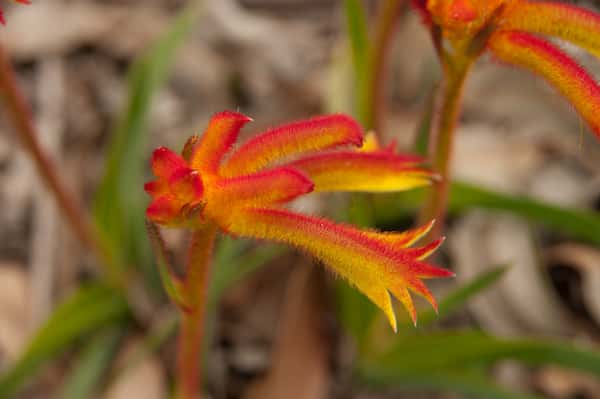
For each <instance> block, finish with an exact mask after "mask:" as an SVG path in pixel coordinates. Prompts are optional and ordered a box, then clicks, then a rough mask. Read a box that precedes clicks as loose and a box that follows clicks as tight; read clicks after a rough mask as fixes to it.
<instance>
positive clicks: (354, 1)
mask: <svg viewBox="0 0 600 399" xmlns="http://www.w3.org/2000/svg"><path fill="white" fill-rule="evenodd" d="M344 9H345V13H346V25H347V29H348V37H349V39H350V45H351V47H352V63H353V66H354V80H355V85H356V86H355V90H356V93H355V97H356V110H355V112H356V114H357V116H358V119H359V120H360V122H361V123H362V124H368V123H369V121H370V120H371V117H370V115H369V113H370V112H371V106H370V101H371V98H370V93H369V85H370V79H371V70H372V67H371V65H370V64H371V60H370V52H371V50H370V43H369V33H368V28H367V18H366V16H365V12H364V9H363V6H362V5H361V2H360V0H345V1H344ZM366 127H367V128H372V126H366Z"/></svg>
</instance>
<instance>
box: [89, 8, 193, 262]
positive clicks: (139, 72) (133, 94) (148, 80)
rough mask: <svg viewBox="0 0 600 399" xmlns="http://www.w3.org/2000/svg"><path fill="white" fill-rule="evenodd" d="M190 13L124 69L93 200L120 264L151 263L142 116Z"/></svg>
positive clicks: (164, 75) (145, 120)
mask: <svg viewBox="0 0 600 399" xmlns="http://www.w3.org/2000/svg"><path fill="white" fill-rule="evenodd" d="M194 15H195V14H194V13H193V12H192V8H190V9H187V10H185V11H184V12H183V13H182V14H181V15H180V16H179V17H178V18H177V19H176V20H175V22H174V23H173V25H172V26H171V28H170V29H169V31H168V32H167V33H166V35H165V36H164V37H163V38H162V39H160V40H159V41H158V42H157V43H156V44H155V45H154V46H153V47H152V48H151V49H150V50H149V51H148V52H147V53H146V54H145V55H144V56H143V57H141V58H140V59H139V60H137V61H136V62H135V64H134V65H133V66H132V68H131V70H130V74H129V88H128V92H129V94H128V99H127V104H126V109H125V112H124V114H123V115H122V117H121V120H120V122H119V124H118V126H117V128H116V130H115V132H114V134H113V136H112V141H111V144H110V149H109V153H108V157H107V162H106V165H105V168H106V170H105V174H104V178H103V180H102V182H101V184H100V187H99V189H98V191H97V193H96V197H95V201H94V217H95V221H96V224H97V225H98V227H99V230H100V232H101V234H102V236H103V238H104V240H105V241H106V244H107V247H109V248H110V249H111V251H112V253H113V255H114V256H113V257H114V258H115V259H119V260H120V264H122V265H130V264H134V265H150V264H151V257H150V250H149V244H148V240H147V237H146V234H145V232H144V207H145V202H146V200H145V197H144V193H143V189H142V187H143V182H144V178H143V177H144V159H145V153H146V134H145V133H146V132H147V124H148V115H149V111H150V107H151V105H152V100H153V98H154V96H155V94H156V92H157V91H158V89H159V88H160V87H161V86H162V85H163V84H164V82H165V80H166V78H167V72H168V70H169V67H170V65H171V62H172V60H173V58H174V54H175V50H176V49H177V48H178V47H179V45H180V44H181V43H182V42H183V39H184V38H185V37H186V34H187V32H188V31H189V30H190V27H191V26H192V22H193V21H194Z"/></svg>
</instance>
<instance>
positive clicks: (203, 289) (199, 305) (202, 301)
mask: <svg viewBox="0 0 600 399" xmlns="http://www.w3.org/2000/svg"><path fill="white" fill-rule="evenodd" d="M216 232H217V230H216V227H215V226H214V225H210V226H207V227H205V228H203V229H200V230H197V231H194V233H193V234H192V238H191V241H190V246H189V253H188V264H187V267H186V276H185V287H184V291H185V293H184V295H185V297H186V303H188V304H189V308H182V309H181V326H180V332H179V342H178V349H177V380H178V381H177V395H176V398H177V399H198V398H200V397H201V396H200V391H201V389H200V387H201V386H202V380H201V369H202V367H201V365H202V348H203V344H202V341H203V338H204V325H205V316H206V301H207V296H208V287H209V279H210V262H211V259H212V253H213V249H214V242H215V237H216Z"/></svg>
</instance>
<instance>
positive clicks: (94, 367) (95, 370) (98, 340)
mask: <svg viewBox="0 0 600 399" xmlns="http://www.w3.org/2000/svg"><path fill="white" fill-rule="evenodd" d="M121 337H122V334H121V332H120V331H119V330H118V329H115V328H111V329H108V330H104V331H102V332H100V333H99V334H98V335H96V336H95V337H94V338H93V339H92V340H91V341H90V342H89V343H88V344H87V345H86V346H85V347H84V349H83V350H82V352H81V353H80V354H79V357H78V359H77V360H76V361H75V362H74V364H73V365H72V366H71V372H70V373H69V375H68V376H67V377H66V378H65V382H64V384H63V386H62V388H61V389H60V393H59V394H58V395H57V398H60V399H87V398H91V397H92V395H93V393H94V390H95V389H96V387H97V386H98V384H99V383H100V380H101V378H102V376H103V374H104V373H105V372H106V369H107V368H108V366H109V364H110V362H111V360H112V359H113V357H114V355H115V353H116V349H117V347H118V344H119V341H120V338H121Z"/></svg>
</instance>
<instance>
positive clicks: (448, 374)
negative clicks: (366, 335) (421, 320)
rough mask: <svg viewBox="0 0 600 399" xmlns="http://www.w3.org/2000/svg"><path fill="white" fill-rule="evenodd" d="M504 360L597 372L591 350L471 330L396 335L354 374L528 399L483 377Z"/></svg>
mask: <svg viewBox="0 0 600 399" xmlns="http://www.w3.org/2000/svg"><path fill="white" fill-rule="evenodd" d="M509 359H510V360H515V361H519V362H521V363H524V364H527V365H532V366H541V365H555V366H561V367H565V368H570V369H574V370H577V371H582V372H587V373H589V374H592V375H595V376H600V353H599V352H595V351H593V350H591V349H584V348H578V347H575V346H573V345H570V344H567V343H561V342H554V341H548V340H544V339H502V338H495V337H492V336H489V335H486V334H484V333H482V332H480V331H473V330H466V331H455V332H436V333H428V334H425V335H407V336H404V337H401V338H399V339H398V340H397V341H396V342H395V344H394V345H392V347H391V349H390V350H388V351H385V352H383V353H382V354H379V355H378V356H374V357H370V358H364V359H362V364H360V365H359V368H358V372H359V374H360V375H361V376H362V377H363V378H365V379H366V381H368V382H370V383H373V384H377V385H385V386H390V385H394V386H395V385H399V386H400V388H409V389H410V388H413V389H414V388H418V389H420V390H423V389H430V390H448V391H454V392H460V393H463V394H467V395H471V396H477V397H484V398H531V397H532V396H523V395H520V396H519V395H517V394H512V393H509V392H507V391H503V390H501V389H500V388H498V387H496V386H495V385H493V384H492V383H490V382H489V381H488V379H487V378H486V377H485V373H486V372H487V370H488V368H489V367H490V366H492V365H494V364H496V363H497V362H499V361H503V360H509ZM515 395H517V396H515Z"/></svg>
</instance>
